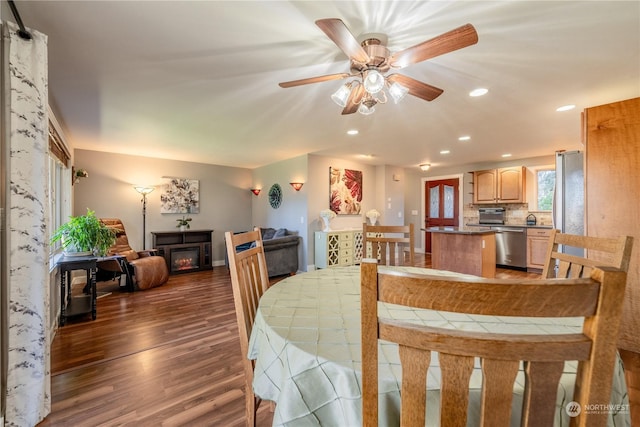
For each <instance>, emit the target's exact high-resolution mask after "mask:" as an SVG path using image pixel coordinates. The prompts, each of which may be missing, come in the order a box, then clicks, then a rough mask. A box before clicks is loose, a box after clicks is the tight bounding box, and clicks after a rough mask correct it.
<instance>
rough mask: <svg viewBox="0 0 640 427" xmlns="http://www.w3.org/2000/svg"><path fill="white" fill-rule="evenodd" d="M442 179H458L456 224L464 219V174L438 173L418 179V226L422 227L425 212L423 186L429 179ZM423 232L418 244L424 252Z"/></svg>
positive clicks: (425, 198) (425, 199) (425, 200)
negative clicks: (419, 214) (438, 174)
mask: <svg viewBox="0 0 640 427" xmlns="http://www.w3.org/2000/svg"><path fill="white" fill-rule="evenodd" d="M442 179H457V180H458V221H459V223H458V226H460V225H461V224H460V223H462V222H463V221H464V215H463V213H464V211H463V208H464V197H463V195H464V192H463V191H464V174H463V173H460V174H452V175H440V176H427V177H422V178H421V179H420V212H421V213H422V215H421V216H420V228H424V218H425V216H426V214H427V212H426V211H425V203H426V202H427V196H426V194H425V186H426V185H427V182H429V181H440V180H442ZM424 239H425V237H424V232H422V236H421V238H420V246H421V249H422V253H424V251H425V250H426V247H425V244H424Z"/></svg>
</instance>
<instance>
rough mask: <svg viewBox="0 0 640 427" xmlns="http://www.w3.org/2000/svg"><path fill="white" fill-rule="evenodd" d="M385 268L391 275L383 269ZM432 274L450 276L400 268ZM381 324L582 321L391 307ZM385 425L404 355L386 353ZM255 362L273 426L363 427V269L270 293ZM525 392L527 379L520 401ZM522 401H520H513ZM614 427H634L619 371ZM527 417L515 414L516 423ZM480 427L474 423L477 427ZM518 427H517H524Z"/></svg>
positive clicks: (567, 396)
mask: <svg viewBox="0 0 640 427" xmlns="http://www.w3.org/2000/svg"><path fill="white" fill-rule="evenodd" d="M381 268H385V267H381ZM392 268H395V269H400V270H404V271H412V272H417V273H425V274H441V275H457V276H460V275H459V274H457V273H450V272H446V271H439V270H430V269H422V268H413V267H392ZM380 310H385V312H384V313H382V312H381V315H384V316H388V317H392V318H396V319H408V320H411V321H416V322H419V323H424V324H428V325H431V326H437V327H451V328H456V329H464V330H482V331H490V332H504V333H516V332H517V333H534V334H539V333H542V334H544V333H565V332H571V333H575V332H579V331H580V330H581V326H582V319H581V318H579V319H576V318H572V319H561V321H559V320H558V319H555V320H554V319H545V318H542V319H529V318H526V319H524V318H498V317H493V316H468V315H460V314H456V313H447V312H438V311H432V310H406V309H399V307H398V306H394V305H385V306H384V307H383V308H380ZM380 348H381V351H380V356H379V366H380V379H379V381H380V383H381V385H380V425H383V426H393V425H398V423H399V421H398V419H399V407H400V394H399V389H400V378H401V369H400V362H399V357H398V347H397V345H395V344H391V343H380ZM248 356H249V358H250V359H255V360H256V367H255V376H254V382H253V388H254V391H255V393H256V394H257V395H258V396H260V397H262V398H264V399H268V400H272V401H275V402H276V409H275V414H274V419H273V425H274V426H307V425H322V426H336V427H345V426H354V427H355V426H360V425H361V394H360V377H361V373H360V372H361V356H360V267H359V266H355V267H342V268H331V269H325V270H316V271H311V272H307V273H303V274H299V275H295V276H292V277H289V278H287V279H285V280H283V281H281V282H279V283H277V284H276V285H274V286H273V287H271V288H270V289H269V290H268V291H267V292H266V293H265V294H264V295H263V297H262V299H261V300H260V306H259V308H258V313H257V316H256V320H255V324H254V328H253V332H252V334H251V339H250V343H249V355H248ZM436 356H437V354H435V353H434V354H433V356H432V362H431V366H430V368H429V377H428V379H427V388H428V389H430V390H436V391H433V392H428V393H427V395H428V396H429V402H428V409H427V411H428V414H429V415H428V424H429V425H431V423H432V424H433V425H438V421H437V420H438V418H439V409H438V398H439V396H438V392H437V390H439V388H440V372H439V366H438V359H437V357H436ZM576 365H577V364H576V363H572V362H568V363H566V366H565V374H564V375H563V378H562V385H561V390H560V393H559V397H558V416H557V417H556V418H557V419H556V426H565V425H568V415H567V414H566V413H565V411H564V407H565V404H566V403H567V402H570V401H571V396H572V391H573V380H574V377H575V369H576ZM479 369H480V366H479V363H476V369H475V371H474V373H473V375H472V379H471V385H470V387H471V389H472V392H471V393H472V398H471V402H470V418H469V420H470V425H476V424H475V421H474V418H475V417H477V414H478V413H479V409H478V405H477V401H478V400H479V399H474V397H477V396H479V394H480V393H479V390H478V389H479V387H480V384H481V374H480V370H479ZM523 386H524V376H523V374H522V372H520V374H519V375H518V379H517V385H516V388H515V389H516V391H521V390H522V389H523ZM514 400H521V396H520V395H519V393H514ZM612 403H614V404H616V405H618V406H616V407H615V408H614V410H609V409H607V411H608V412H609V413H611V415H610V417H609V425H610V426H614V425H615V426H616V427H620V426H630V420H629V406H628V405H629V402H628V397H627V395H626V385H625V382H624V372H623V369H622V365H621V364H619V366H618V367H617V368H616V374H615V376H614V390H613V393H612ZM516 416H519V414H514V417H516ZM472 422H473V423H472ZM513 425H519V422H516V423H515V424H513Z"/></svg>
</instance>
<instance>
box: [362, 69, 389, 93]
mask: <svg viewBox="0 0 640 427" xmlns="http://www.w3.org/2000/svg"><path fill="white" fill-rule="evenodd" d="M362 80H363V84H364V89H365V90H366V91H367V92H369V93H370V94H374V93H378V92H380V91H381V90H382V88H383V87H384V76H383V75H382V74H380V73H379V72H378V71H376V70H367V71H365V72H364V77H363V79H362Z"/></svg>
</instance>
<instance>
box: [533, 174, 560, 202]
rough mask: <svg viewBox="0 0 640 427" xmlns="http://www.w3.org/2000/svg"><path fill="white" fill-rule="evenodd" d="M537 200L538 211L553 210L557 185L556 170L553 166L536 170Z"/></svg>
mask: <svg viewBox="0 0 640 427" xmlns="http://www.w3.org/2000/svg"><path fill="white" fill-rule="evenodd" d="M535 175H536V179H535V195H536V197H535V201H536V206H534V207H533V208H534V209H533V210H536V211H551V210H552V209H553V190H554V188H555V185H556V171H555V169H554V168H553V167H548V168H540V169H536V170H535Z"/></svg>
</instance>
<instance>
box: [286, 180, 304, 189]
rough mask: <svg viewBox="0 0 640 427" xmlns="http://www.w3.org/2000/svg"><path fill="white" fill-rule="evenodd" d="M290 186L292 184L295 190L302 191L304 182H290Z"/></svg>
mask: <svg viewBox="0 0 640 427" xmlns="http://www.w3.org/2000/svg"><path fill="white" fill-rule="evenodd" d="M289 184H291V186H292V187H293V189H294V190H296V191H300V189H301V188H302V186H303V185H304V182H290V183H289Z"/></svg>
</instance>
